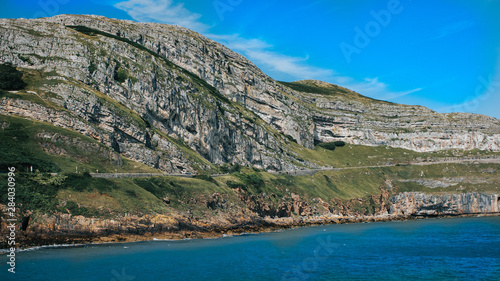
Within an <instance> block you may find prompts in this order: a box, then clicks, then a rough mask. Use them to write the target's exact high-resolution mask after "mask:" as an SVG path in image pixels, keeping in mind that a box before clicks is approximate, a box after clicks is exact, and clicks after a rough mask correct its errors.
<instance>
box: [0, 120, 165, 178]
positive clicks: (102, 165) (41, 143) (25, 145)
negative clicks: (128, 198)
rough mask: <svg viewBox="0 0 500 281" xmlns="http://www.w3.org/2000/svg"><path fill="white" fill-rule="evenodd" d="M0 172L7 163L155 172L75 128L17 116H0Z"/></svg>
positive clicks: (21, 167)
mask: <svg viewBox="0 0 500 281" xmlns="http://www.w3.org/2000/svg"><path fill="white" fill-rule="evenodd" d="M0 143H2V145H1V146H0V171H3V172H5V171H6V168H7V167H8V166H14V167H16V168H17V170H19V171H23V172H27V171H28V169H30V167H31V166H33V171H36V170H38V171H40V172H47V173H54V172H63V173H64V172H76V169H77V168H76V167H77V166H78V171H79V172H81V173H83V172H85V171H87V172H95V171H96V170H99V171H100V172H115V170H116V171H118V172H136V173H137V172H153V173H158V172H159V171H158V170H156V169H153V168H151V167H148V166H146V165H143V164H141V163H137V162H134V161H131V160H128V159H126V158H123V157H122V156H120V155H118V154H117V153H115V152H114V151H113V150H111V149H110V148H108V147H106V146H105V145H103V144H101V143H99V142H97V141H95V140H94V139H91V138H89V137H86V136H83V135H81V134H79V133H77V132H75V131H72V130H68V129H63V128H60V127H56V126H53V125H51V124H49V123H45V122H39V121H34V120H28V119H24V118H21V117H15V116H5V115H0Z"/></svg>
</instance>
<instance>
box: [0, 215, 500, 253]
mask: <svg viewBox="0 0 500 281" xmlns="http://www.w3.org/2000/svg"><path fill="white" fill-rule="evenodd" d="M485 216H500V213H499V212H496V213H471V214H456V215H450V214H446V215H374V216H329V217H309V218H301V217H299V218H291V217H289V218H279V219H264V220H259V221H256V222H254V224H251V223H247V224H246V225H239V226H232V227H227V228H224V227H207V228H205V229H193V226H186V229H177V230H168V231H163V232H148V231H144V233H142V234H136V233H131V232H122V233H113V232H111V233H105V232H102V233H66V234H62V233H61V234H51V233H45V234H42V235H33V232H27V233H24V232H21V233H22V234H21V235H19V236H18V237H17V238H18V240H17V241H16V242H17V248H18V249H27V248H33V247H40V246H41V247H43V246H58V245H67V246H70V245H72V246H83V245H86V244H103V243H130V242H141V241H155V240H183V239H214V238H221V237H225V236H237V235H242V234H250V233H252V234H258V233H267V232H274V231H279V230H285V229H291V228H296V227H310V226H318V225H331V224H349V223H372V222H389V221H407V220H417V219H444V218H456V217H485ZM3 230H4V229H3ZM2 232H5V231H2ZM2 234H3V235H2V241H0V250H1V249H8V248H9V247H10V246H8V245H7V241H6V240H4V237H6V235H5V233H2ZM3 253H4V252H1V254H3Z"/></svg>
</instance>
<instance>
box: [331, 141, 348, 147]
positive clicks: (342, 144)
mask: <svg viewBox="0 0 500 281" xmlns="http://www.w3.org/2000/svg"><path fill="white" fill-rule="evenodd" d="M333 143H334V144H335V146H336V147H342V146H345V142H343V141H335V142H333Z"/></svg>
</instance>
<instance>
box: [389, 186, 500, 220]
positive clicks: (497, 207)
mask: <svg viewBox="0 0 500 281" xmlns="http://www.w3.org/2000/svg"><path fill="white" fill-rule="evenodd" d="M498 212H500V195H498V194H483V193H461V194H447V195H429V194H424V193H418V192H405V193H401V194H399V195H397V196H394V197H392V198H391V207H390V214H394V215H405V216H443V215H461V214H484V213H498Z"/></svg>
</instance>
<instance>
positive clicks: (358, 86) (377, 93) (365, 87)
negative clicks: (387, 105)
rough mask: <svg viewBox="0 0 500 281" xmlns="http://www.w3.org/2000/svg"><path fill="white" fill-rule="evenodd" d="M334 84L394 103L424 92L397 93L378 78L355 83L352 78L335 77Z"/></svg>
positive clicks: (413, 90) (419, 89)
mask: <svg viewBox="0 0 500 281" xmlns="http://www.w3.org/2000/svg"><path fill="white" fill-rule="evenodd" d="M333 80H334V81H333V83H335V84H339V85H341V86H343V87H346V88H348V89H351V90H353V91H355V92H358V93H360V94H362V95H365V96H369V97H371V98H374V99H379V100H385V101H393V100H395V99H397V98H401V97H404V96H407V95H409V94H413V93H416V92H419V91H421V90H422V88H417V89H412V90H407V91H400V92H395V91H392V90H390V89H389V85H387V84H386V83H384V82H380V81H379V79H378V77H375V78H366V79H365V80H364V81H361V82H360V81H355V80H354V79H352V78H350V77H335V78H334V79H333Z"/></svg>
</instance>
